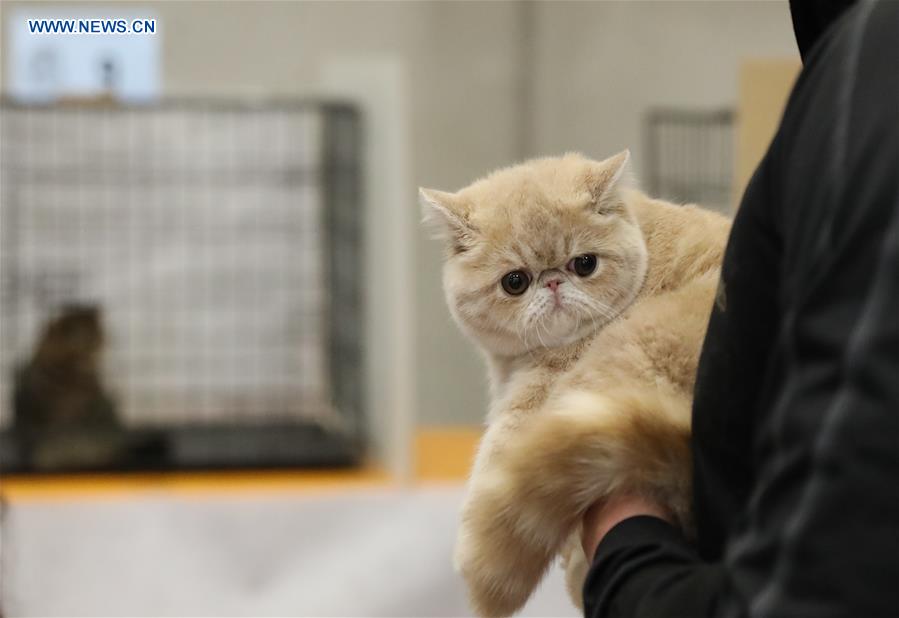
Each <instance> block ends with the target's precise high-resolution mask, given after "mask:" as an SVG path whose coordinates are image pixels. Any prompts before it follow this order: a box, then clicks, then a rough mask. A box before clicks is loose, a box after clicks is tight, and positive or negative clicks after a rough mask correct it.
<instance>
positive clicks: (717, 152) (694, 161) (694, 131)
mask: <svg viewBox="0 0 899 618" xmlns="http://www.w3.org/2000/svg"><path fill="white" fill-rule="evenodd" d="M646 157H647V176H648V184H649V190H650V192H651V193H652V195H655V196H658V197H662V198H665V199H668V200H672V201H676V202H683V203H697V204H701V205H703V206H705V207H708V208H714V209H717V210H720V211H723V212H730V210H731V201H732V199H733V112H731V111H730V110H716V111H701V110H683V109H657V110H653V111H652V112H650V113H649V114H648V115H647V117H646Z"/></svg>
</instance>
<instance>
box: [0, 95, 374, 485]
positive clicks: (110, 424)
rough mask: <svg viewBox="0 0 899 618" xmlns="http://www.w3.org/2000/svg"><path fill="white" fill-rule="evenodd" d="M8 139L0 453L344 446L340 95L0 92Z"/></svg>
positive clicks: (351, 298)
mask: <svg viewBox="0 0 899 618" xmlns="http://www.w3.org/2000/svg"><path fill="white" fill-rule="evenodd" d="M0 140H2V152H0V175H2V193H0V222H2V226H0V227H2V239H0V280H2V281H0V282H2V297H0V311H2V316H3V320H2V332H0V340H2V350H3V355H2V359H0V389H2V393H0V394H2V399H0V401H2V403H0V427H2V428H3V432H2V436H3V454H2V455H0V465H2V467H3V469H5V470H13V469H14V470H22V471H28V470H45V469H59V468H62V469H75V468H77V469H81V468H91V469H92V468H150V469H156V468H191V467H211V468H218V467H248V466H313V465H336V464H349V463H353V462H355V461H356V460H357V459H358V457H359V454H360V450H361V448H362V445H363V443H364V431H365V427H364V422H363V402H362V380H363V375H362V366H361V363H362V356H361V346H362V335H363V333H362V331H361V324H362V319H361V317H362V316H361V312H362V310H363V307H362V302H361V298H362V295H361V292H360V280H359V276H358V273H359V271H360V268H359V265H360V264H359V262H360V259H361V253H360V251H361V247H360V241H361V233H360V232H361V231H360V164H359V160H360V146H361V144H360V119H359V115H358V113H357V112H356V110H355V109H354V108H353V107H351V106H348V105H343V104H336V103H323V102H303V101H291V102H271V103H265V104H244V103H239V102H224V101H197V100H192V101H167V102H164V103H160V104H155V105H152V106H126V107H122V106H116V105H111V104H94V105H90V104H81V105H53V106H40V107H29V106H21V105H17V104H14V103H10V102H4V103H3V106H2V119H0ZM82 435H85V436H87V437H84V438H79V436H82Z"/></svg>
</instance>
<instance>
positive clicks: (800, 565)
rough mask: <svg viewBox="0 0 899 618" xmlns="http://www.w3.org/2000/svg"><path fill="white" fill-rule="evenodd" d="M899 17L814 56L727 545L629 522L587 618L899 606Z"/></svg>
mask: <svg viewBox="0 0 899 618" xmlns="http://www.w3.org/2000/svg"><path fill="white" fill-rule="evenodd" d="M897 26H899V3H892V2H884V3H882V4H871V3H864V4H863V5H861V6H859V10H857V11H853V16H852V17H851V18H850V20H849V21H848V22H847V24H846V28H845V30H846V32H845V35H844V34H840V35H839V37H836V38H837V39H838V40H836V41H835V44H836V45H844V46H847V47H846V48H845V49H843V51H844V52H846V53H845V54H842V55H841V56H839V62H837V63H836V65H837V66H836V67H835V68H834V70H833V71H831V70H829V69H828V70H823V69H822V71H821V73H820V74H817V75H816V74H815V73H814V68H813V70H812V74H811V75H809V74H808V73H809V71H808V69H809V66H806V70H804V71H803V76H801V77H800V81H799V83H798V85H797V91H794V94H793V96H792V97H791V103H790V106H788V109H787V112H786V114H785V116H784V120H783V122H782V124H781V129H780V131H779V137H778V139H781V138H782V139H781V142H782V143H781V144H780V145H779V146H778V147H777V148H775V147H774V146H773V147H772V148H774V149H775V151H774V152H773V153H772V152H771V151H769V155H768V157H769V159H771V160H769V163H770V164H771V166H772V168H775V169H777V170H778V171H777V174H776V176H777V178H774V179H769V180H772V183H773V184H774V185H775V191H774V192H773V195H775V196H776V199H778V200H779V201H780V204H779V208H780V211H781V212H782V213H783V216H782V220H781V225H780V227H781V231H782V237H781V239H780V241H781V242H782V243H783V256H782V263H781V267H780V273H779V274H780V281H781V289H780V290H779V313H780V316H781V318H780V324H779V333H778V336H777V339H776V341H775V343H774V345H773V349H772V351H771V357H770V362H769V364H768V367H767V369H768V371H769V372H770V379H769V380H767V381H766V383H767V385H768V386H767V387H766V388H765V390H764V392H763V393H762V395H761V396H760V399H759V401H760V405H759V410H758V412H759V418H758V424H757V425H756V427H755V431H754V444H755V447H754V463H753V471H754V473H753V478H754V481H753V487H752V491H751V494H750V499H749V501H748V503H747V505H746V507H745V512H743V513H742V515H741V517H740V518H739V521H738V522H729V523H731V524H732V525H731V533H730V536H729V538H728V539H727V542H726V545H725V548H724V557H723V559H722V560H721V561H720V562H715V563H709V562H704V561H703V560H701V559H700V558H699V557H698V556H697V554H696V553H695V552H694V550H693V549H692V548H691V546H690V545H689V544H688V543H687V542H686V541H685V540H684V539H683V538H682V537H681V536H680V534H679V533H678V532H677V531H676V530H675V529H674V528H672V527H671V526H669V525H668V524H666V523H665V522H662V521H660V520H657V519H653V518H650V517H637V518H632V519H629V520H626V521H624V522H621V523H620V524H618V525H617V526H616V527H614V528H613V529H612V530H611V531H610V532H609V533H608V534H607V535H606V537H605V538H604V539H603V540H602V542H601V543H600V545H599V547H598V549H597V552H596V555H595V557H594V562H593V566H592V567H591V570H590V573H589V575H588V578H587V582H586V584H585V588H584V601H585V613H586V615H587V616H588V617H590V618H600V617H604V618H605V617H612V616H628V617H634V616H646V617H650V616H651V617H653V618H663V617H666V616H693V617H697V616H816V617H829V616H847V617H848V616H899V585H897V582H899V174H897V172H896V170H897V166H899V130H897V127H899V124H897V118H899V116H897V112H896V110H897V109H899V96H897V91H899V87H897V82H899V67H897V66H896V60H895V59H896V58H899V55H897V51H896V50H897V43H896V39H897V32H899V31H897ZM866 31H867V33H868V34H870V36H867V37H862V36H861V33H862V32H866ZM831 52H832V50H828V49H826V48H825V49H820V50H818V52H817V55H818V58H819V60H821V59H822V58H823V59H824V60H827V59H828V58H827V57H826V56H822V55H826V54H828V53H831ZM887 58H889V59H890V60H886V59H887ZM831 59H833V57H831ZM814 63H815V59H814V57H813V58H812V64H813V65H814ZM847 68H848V70H846V69H847ZM844 88H846V89H851V92H849V93H846V92H845V91H844V90H843V89H844ZM831 95H832V96H831ZM844 95H845V96H844ZM828 97H829V98H828ZM791 107H792V110H791V109H790V108H791Z"/></svg>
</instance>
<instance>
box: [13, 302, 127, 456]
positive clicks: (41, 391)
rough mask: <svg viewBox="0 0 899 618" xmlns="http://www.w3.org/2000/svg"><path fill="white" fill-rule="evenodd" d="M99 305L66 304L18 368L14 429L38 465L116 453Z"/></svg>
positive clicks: (116, 427) (116, 422) (115, 425)
mask: <svg viewBox="0 0 899 618" xmlns="http://www.w3.org/2000/svg"><path fill="white" fill-rule="evenodd" d="M103 347H104V332H103V325H102V319H101V315H100V310H99V308H97V307H95V306H84V305H72V306H67V307H64V308H63V309H62V310H61V311H60V312H59V313H58V315H57V316H56V317H54V318H51V319H50V320H48V321H47V323H46V324H45V325H44V328H43V331H42V333H41V335H40V337H39V339H38V341H37V345H36V346H35V348H34V351H33V353H32V356H31V359H30V360H29V361H28V362H27V363H25V364H24V365H23V366H21V367H20V368H19V369H18V371H17V372H16V378H15V392H14V395H13V400H14V421H13V426H14V429H15V431H16V433H17V435H18V436H19V439H20V441H21V443H22V445H23V446H24V449H25V451H26V457H27V458H28V459H30V460H31V462H32V464H33V465H34V466H35V467H38V468H53V467H64V466H67V465H76V466H77V465H97V464H101V463H104V462H106V461H109V460H110V459H112V458H114V457H115V455H116V453H117V452H118V450H119V441H118V440H116V439H114V438H113V437H111V436H112V435H114V434H117V433H118V430H119V429H120V423H119V420H118V417H117V415H116V411H115V406H114V404H113V401H112V399H111V397H110V396H109V394H108V393H107V392H106V389H105V387H104V385H103V380H102V376H101V369H100V357H101V354H102V351H103Z"/></svg>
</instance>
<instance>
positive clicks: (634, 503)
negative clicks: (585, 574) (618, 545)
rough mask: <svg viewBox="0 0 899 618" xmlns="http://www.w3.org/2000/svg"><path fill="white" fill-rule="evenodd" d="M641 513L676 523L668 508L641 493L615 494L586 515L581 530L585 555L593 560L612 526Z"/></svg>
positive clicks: (598, 503) (589, 510)
mask: <svg viewBox="0 0 899 618" xmlns="http://www.w3.org/2000/svg"><path fill="white" fill-rule="evenodd" d="M639 515H650V516H652V517H658V518H660V519H664V520H665V521H668V522H670V523H675V522H673V518H672V516H671V514H670V513H669V512H668V511H667V509H665V508H663V507H661V506H660V505H658V504H656V503H655V502H653V501H652V500H649V499H648V498H645V497H643V496H642V495H640V494H636V493H619V494H613V495H612V496H610V497H608V498H606V499H605V500H601V501H599V502H597V503H596V504H594V505H593V506H591V507H590V508H589V509H588V510H587V513H586V514H585V515H584V525H583V530H582V532H581V545H582V546H583V548H584V555H585V556H587V557H588V559H589V560H592V558H593V557H594V556H595V555H596V548H597V547H599V544H600V542H602V540H603V538H604V537H605V536H606V534H607V533H608V532H609V531H610V530H611V529H612V528H614V527H615V526H616V525H618V524H620V523H621V522H623V521H624V520H625V519H629V518H631V517H637V516H639Z"/></svg>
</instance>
